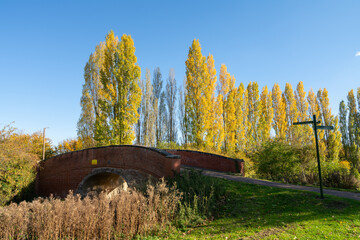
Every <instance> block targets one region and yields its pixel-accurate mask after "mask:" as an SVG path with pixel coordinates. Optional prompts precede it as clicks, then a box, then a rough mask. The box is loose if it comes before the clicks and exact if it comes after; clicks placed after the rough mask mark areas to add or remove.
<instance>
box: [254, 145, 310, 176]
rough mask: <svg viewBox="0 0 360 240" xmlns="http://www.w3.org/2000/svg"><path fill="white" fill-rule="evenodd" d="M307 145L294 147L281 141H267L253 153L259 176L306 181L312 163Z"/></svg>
mask: <svg viewBox="0 0 360 240" xmlns="http://www.w3.org/2000/svg"><path fill="white" fill-rule="evenodd" d="M311 150H312V149H310V148H309V147H303V148H299V147H294V146H291V145H289V144H286V143H283V142H281V141H276V140H272V141H268V142H266V143H264V144H263V145H262V147H261V148H260V150H259V151H257V152H256V153H255V154H254V155H253V161H254V166H255V169H256V173H257V175H258V176H259V177H261V178H265V179H270V180H276V181H283V182H307V180H308V179H307V178H308V177H309V176H308V175H309V172H310V171H309V170H310V169H312V168H313V163H312V161H311V157H312V156H313V154H312V153H311Z"/></svg>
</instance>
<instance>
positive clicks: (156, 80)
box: [153, 67, 163, 145]
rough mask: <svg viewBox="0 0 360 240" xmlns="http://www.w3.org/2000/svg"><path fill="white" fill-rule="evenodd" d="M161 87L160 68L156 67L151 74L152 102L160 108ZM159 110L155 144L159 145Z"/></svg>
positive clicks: (160, 135) (160, 131)
mask: <svg viewBox="0 0 360 240" xmlns="http://www.w3.org/2000/svg"><path fill="white" fill-rule="evenodd" d="M162 88H163V80H162V74H161V72H160V68H159V67H157V68H155V70H154V74H153V90H154V102H153V104H154V105H156V106H154V108H156V109H160V97H161V93H162ZM160 114H161V112H160V111H158V112H157V115H156V128H155V132H156V145H159V143H160V142H161V141H162V139H161V138H162V134H161V133H162V129H161V121H162V120H161V116H160Z"/></svg>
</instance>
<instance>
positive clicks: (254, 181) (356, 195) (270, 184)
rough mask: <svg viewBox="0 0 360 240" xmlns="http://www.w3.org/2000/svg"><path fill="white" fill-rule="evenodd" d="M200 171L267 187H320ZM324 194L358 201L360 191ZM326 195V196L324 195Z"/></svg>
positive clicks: (302, 188)
mask: <svg viewBox="0 0 360 240" xmlns="http://www.w3.org/2000/svg"><path fill="white" fill-rule="evenodd" d="M199 170H201V171H202V174H203V175H206V176H211V177H217V178H224V179H228V180H231V181H236V182H246V183H251V184H257V185H263V186H268V187H278V188H288V189H295V190H301V191H311V192H317V193H319V194H320V189H319V188H318V187H317V188H316V187H306V186H298V185H291V184H284V183H276V182H270V181H265V180H258V179H254V178H246V177H241V176H233V175H228V174H226V173H223V172H217V171H211V170H205V169H199ZM323 191H324V194H328V195H333V196H337V197H343V198H350V199H355V200H358V201H360V193H354V192H345V191H336V190H330V189H323ZM325 197H326V196H325Z"/></svg>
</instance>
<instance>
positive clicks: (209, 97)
mask: <svg viewBox="0 0 360 240" xmlns="http://www.w3.org/2000/svg"><path fill="white" fill-rule="evenodd" d="M206 64H207V70H208V73H209V81H208V87H207V89H206V92H205V98H206V116H207V119H206V121H205V129H206V138H205V145H206V146H207V147H208V148H210V149H213V148H214V147H215V134H216V130H215V124H216V122H215V121H216V112H215V107H216V106H215V104H216V98H215V88H216V80H217V76H216V69H215V63H214V58H213V55H211V54H209V56H208V57H207V59H206Z"/></svg>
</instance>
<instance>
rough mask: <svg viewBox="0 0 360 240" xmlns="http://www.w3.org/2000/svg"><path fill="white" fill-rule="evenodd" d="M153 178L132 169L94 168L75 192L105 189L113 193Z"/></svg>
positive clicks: (92, 191)
mask: <svg viewBox="0 0 360 240" xmlns="http://www.w3.org/2000/svg"><path fill="white" fill-rule="evenodd" d="M153 179H154V177H152V176H151V175H149V174H146V173H143V172H140V171H138V170H134V169H116V168H96V169H94V170H93V171H92V172H91V173H90V174H89V175H87V176H86V177H85V178H84V179H83V180H82V181H81V182H80V184H79V185H78V187H77V190H76V192H75V193H77V194H80V195H82V196H85V195H87V194H89V193H90V194H92V193H100V192H101V191H107V192H108V194H109V195H113V194H117V193H119V192H121V191H126V190H127V189H128V187H131V188H133V187H135V188H139V187H140V186H143V185H145V184H146V183H147V182H148V181H149V180H153Z"/></svg>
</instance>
